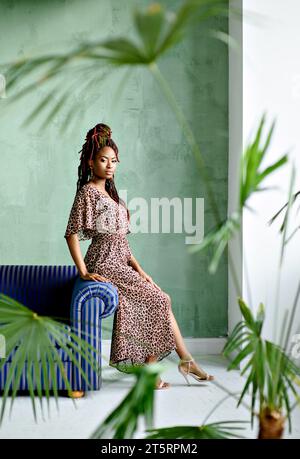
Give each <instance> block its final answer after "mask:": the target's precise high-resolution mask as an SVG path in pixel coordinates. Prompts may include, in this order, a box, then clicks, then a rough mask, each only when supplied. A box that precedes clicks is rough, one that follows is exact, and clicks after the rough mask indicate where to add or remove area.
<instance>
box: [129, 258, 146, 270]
mask: <svg viewBox="0 0 300 459" xmlns="http://www.w3.org/2000/svg"><path fill="white" fill-rule="evenodd" d="M129 264H130V266H132V267H133V269H135V271H137V272H138V273H139V274H141V273H143V272H144V270H143V269H142V268H141V266H140V265H139V263H138V262H137V260H136V259H135V258H134V256H133V255H131V258H130V260H129Z"/></svg>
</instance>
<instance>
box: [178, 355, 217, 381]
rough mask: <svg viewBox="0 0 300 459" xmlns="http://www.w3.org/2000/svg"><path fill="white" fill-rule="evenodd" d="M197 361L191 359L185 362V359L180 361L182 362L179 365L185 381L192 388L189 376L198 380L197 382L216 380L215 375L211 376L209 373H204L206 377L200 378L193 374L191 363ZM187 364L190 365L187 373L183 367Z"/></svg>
mask: <svg viewBox="0 0 300 459" xmlns="http://www.w3.org/2000/svg"><path fill="white" fill-rule="evenodd" d="M194 361H195V360H194V359H190V360H185V359H180V362H179V363H178V370H179V372H180V373H181V374H182V376H183V377H184V379H185V380H186V382H187V384H188V386H190V385H191V384H190V382H189V380H188V375H189V376H192V377H193V378H194V379H196V381H212V380H213V379H215V378H214V376H213V375H209V374H208V373H205V372H204V375H205V376H204V377H202V378H201V377H200V376H198V375H196V374H195V373H193V372H191V371H190V366H191V363H192V362H194ZM185 363H187V364H188V369H187V371H185V370H184V369H183V368H182V367H183V365H182V364H185Z"/></svg>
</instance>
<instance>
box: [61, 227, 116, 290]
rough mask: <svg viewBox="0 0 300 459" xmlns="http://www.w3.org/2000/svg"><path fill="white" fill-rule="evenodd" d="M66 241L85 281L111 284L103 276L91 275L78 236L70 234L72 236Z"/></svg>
mask: <svg viewBox="0 0 300 459" xmlns="http://www.w3.org/2000/svg"><path fill="white" fill-rule="evenodd" d="M66 241H67V244H68V247H69V250H70V254H71V256H72V258H73V260H74V263H75V265H76V267H77V269H78V272H79V275H80V277H81V278H82V279H84V280H95V281H101V282H110V281H109V280H108V279H106V278H105V277H103V276H100V274H97V273H89V272H88V270H87V268H86V265H85V262H84V260H83V257H82V253H81V249H80V244H79V239H78V235H77V234H70V236H68V237H66Z"/></svg>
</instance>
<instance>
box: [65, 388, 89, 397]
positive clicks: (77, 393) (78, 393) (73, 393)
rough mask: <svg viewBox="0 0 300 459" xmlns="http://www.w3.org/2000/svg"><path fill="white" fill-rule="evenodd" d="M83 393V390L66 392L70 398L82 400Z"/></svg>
mask: <svg viewBox="0 0 300 459" xmlns="http://www.w3.org/2000/svg"><path fill="white" fill-rule="evenodd" d="M84 394H85V393H84V391H83V390H70V391H68V396H69V397H70V398H82V397H84Z"/></svg>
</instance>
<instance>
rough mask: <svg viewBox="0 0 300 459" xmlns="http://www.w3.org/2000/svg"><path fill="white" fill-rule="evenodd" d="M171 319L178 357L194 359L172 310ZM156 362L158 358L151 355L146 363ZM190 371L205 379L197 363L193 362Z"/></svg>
mask: <svg viewBox="0 0 300 459" xmlns="http://www.w3.org/2000/svg"><path fill="white" fill-rule="evenodd" d="M170 319H171V324H172V328H173V332H174V335H175V342H176V349H175V351H176V353H177V354H178V356H179V357H180V359H182V360H190V359H192V358H193V357H192V355H191V353H190V352H189V351H188V349H187V347H186V345H185V342H184V340H183V337H182V335H181V332H180V329H179V326H178V324H177V321H176V319H175V317H174V314H173V311H172V309H170ZM156 361H157V357H156V356H154V355H150V356H148V357H147V359H146V363H151V362H156ZM190 369H191V370H192V371H193V372H195V373H197V374H198V375H199V376H200V377H204V375H205V372H204V371H203V370H202V369H201V368H200V367H199V366H198V365H197V363H196V362H191V363H190Z"/></svg>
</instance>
